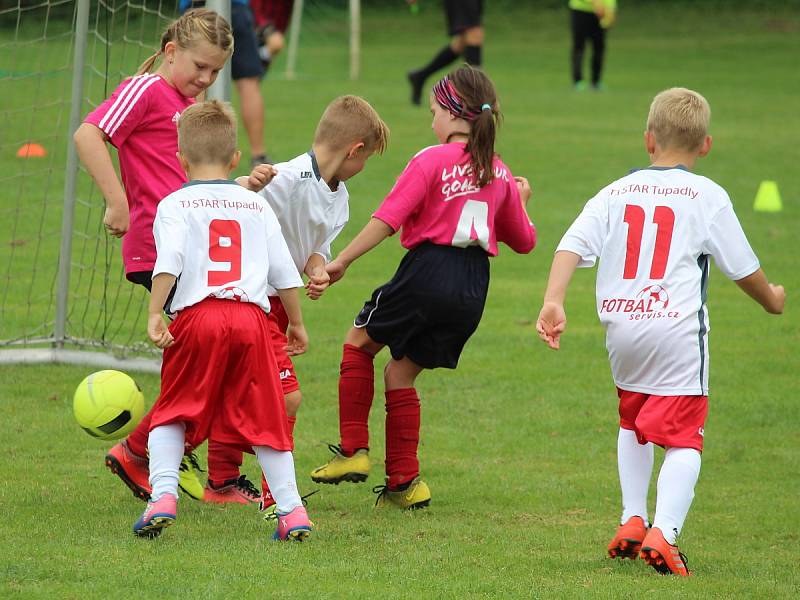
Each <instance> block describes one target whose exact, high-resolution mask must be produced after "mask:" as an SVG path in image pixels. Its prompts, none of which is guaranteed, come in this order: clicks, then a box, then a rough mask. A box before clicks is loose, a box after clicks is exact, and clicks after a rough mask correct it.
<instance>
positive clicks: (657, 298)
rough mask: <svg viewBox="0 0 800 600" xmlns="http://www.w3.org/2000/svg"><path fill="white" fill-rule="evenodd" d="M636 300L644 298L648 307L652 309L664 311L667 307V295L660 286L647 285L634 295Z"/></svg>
mask: <svg viewBox="0 0 800 600" xmlns="http://www.w3.org/2000/svg"><path fill="white" fill-rule="evenodd" d="M636 297H637V298H644V299H645V300H647V301H648V305H649V306H651V307H652V308H654V309H660V310H666V308H667V306H669V294H667V290H665V289H664V288H663V287H661V286H660V285H648V286H647V287H646V288H644V289H643V290H642V291H641V292H639V293H638V294H636Z"/></svg>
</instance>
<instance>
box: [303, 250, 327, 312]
mask: <svg viewBox="0 0 800 600" xmlns="http://www.w3.org/2000/svg"><path fill="white" fill-rule="evenodd" d="M303 273H305V274H306V275H307V276H308V281H307V282H306V296H308V297H309V298H311V299H312V300H319V298H320V297H321V296H322V292H324V291H325V290H326V289H327V287H328V286H329V285H330V284H331V276H330V275H328V272H327V271H326V270H325V257H324V256H322V255H321V254H317V253H316V252H315V253H314V254H312V255H311V256H310V257H309V258H308V261H307V262H306V266H305V267H304V268H303Z"/></svg>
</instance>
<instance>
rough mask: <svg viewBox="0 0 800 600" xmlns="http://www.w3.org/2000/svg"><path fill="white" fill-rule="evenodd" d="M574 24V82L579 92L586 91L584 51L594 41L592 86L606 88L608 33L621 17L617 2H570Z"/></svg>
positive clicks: (603, 0)
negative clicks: (605, 72) (618, 17)
mask: <svg viewBox="0 0 800 600" xmlns="http://www.w3.org/2000/svg"><path fill="white" fill-rule="evenodd" d="M569 9H570V22H571V24H572V83H573V86H574V87H575V90H576V91H579V92H581V91H583V90H585V89H586V82H585V81H584V79H583V50H584V48H585V46H586V40H587V39H588V40H591V42H592V63H591V73H592V75H591V85H592V89H593V90H595V91H600V90H602V89H603V84H602V80H601V76H602V73H603V58H604V55H605V49H606V30H607V29H609V28H610V27H611V26H612V25H613V24H614V21H615V19H616V16H617V0H569Z"/></svg>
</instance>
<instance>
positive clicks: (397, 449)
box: [386, 388, 420, 488]
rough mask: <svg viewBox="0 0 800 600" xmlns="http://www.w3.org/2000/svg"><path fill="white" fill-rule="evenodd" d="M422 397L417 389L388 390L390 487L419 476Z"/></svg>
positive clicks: (387, 422) (387, 441)
mask: <svg viewBox="0 0 800 600" xmlns="http://www.w3.org/2000/svg"><path fill="white" fill-rule="evenodd" d="M419 415H420V409H419V396H417V390H416V389H414V388H403V389H399V390H389V391H388V392H386V474H387V475H388V476H389V488H397V486H399V485H402V484H404V483H408V482H409V481H411V480H412V479H414V477H416V476H417V475H419V459H417V446H418V445H419V421H420V418H419Z"/></svg>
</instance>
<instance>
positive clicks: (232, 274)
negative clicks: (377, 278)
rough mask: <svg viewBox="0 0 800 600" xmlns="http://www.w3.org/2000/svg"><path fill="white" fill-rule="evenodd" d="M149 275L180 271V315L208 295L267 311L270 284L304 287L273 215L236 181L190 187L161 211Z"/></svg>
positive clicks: (177, 296)
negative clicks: (152, 265) (253, 305)
mask: <svg viewBox="0 0 800 600" xmlns="http://www.w3.org/2000/svg"><path fill="white" fill-rule="evenodd" d="M154 235H155V238H156V242H157V245H158V259H157V262H156V266H155V269H154V273H155V274H158V273H160V272H168V273H180V274H181V277H180V278H179V280H178V284H177V289H176V292H175V296H174V298H173V300H172V303H171V308H172V310H173V311H175V312H177V311H179V310H181V309H182V308H186V307H188V306H191V305H193V304H197V303H198V302H200V301H201V300H203V299H205V298H207V297H218V298H225V299H231V300H235V301H239V302H252V303H254V304H257V305H259V306H261V307H262V308H263V309H264V310H265V311H266V312H269V309H270V308H269V307H270V305H269V300H268V299H267V284H268V283H269V284H270V285H271V286H272V287H273V288H277V289H286V288H292V287H298V286H300V285H302V281H301V280H300V277H299V275H298V273H297V270H296V269H295V267H294V264H293V263H292V260H291V257H290V256H289V253H288V250H287V248H286V244H285V242H284V240H283V238H282V236H281V229H280V225H279V224H278V221H277V219H276V218H275V214H274V213H273V212H272V209H271V208H270V207H269V206H268V205H267V203H266V202H265V201H264V200H263V198H261V197H259V196H258V195H257V194H255V193H253V192H250V191H248V190H246V189H244V188H242V187H241V186H239V185H238V184H236V183H235V182H233V181H225V180H220V181H205V182H192V183H190V184H187V185H185V186H184V187H183V188H181V189H180V190H178V191H177V192H174V193H172V194H170V195H169V196H167V197H166V198H165V199H164V200H163V201H162V202H161V204H159V207H158V214H157V216H156V220H155V226H154Z"/></svg>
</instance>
